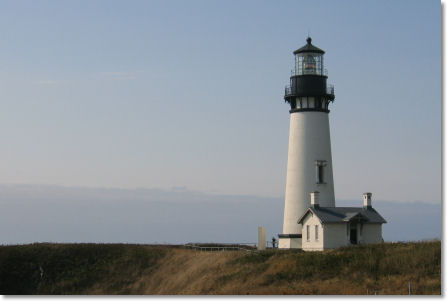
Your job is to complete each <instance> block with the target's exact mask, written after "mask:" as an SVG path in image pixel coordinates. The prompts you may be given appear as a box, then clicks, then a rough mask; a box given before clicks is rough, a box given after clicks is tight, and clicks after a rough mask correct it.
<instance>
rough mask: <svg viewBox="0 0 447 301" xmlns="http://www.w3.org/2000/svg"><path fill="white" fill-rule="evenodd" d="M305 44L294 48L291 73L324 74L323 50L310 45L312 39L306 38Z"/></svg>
mask: <svg viewBox="0 0 447 301" xmlns="http://www.w3.org/2000/svg"><path fill="white" fill-rule="evenodd" d="M306 41H307V44H306V45H305V46H303V47H301V48H300V49H298V50H295V51H294V52H293V54H294V55H295V70H292V75H306V74H309V75H326V73H327V72H325V70H324V64H323V55H324V51H323V50H321V49H320V48H318V47H315V46H314V45H312V39H311V38H310V37H308V38H307V40H306Z"/></svg>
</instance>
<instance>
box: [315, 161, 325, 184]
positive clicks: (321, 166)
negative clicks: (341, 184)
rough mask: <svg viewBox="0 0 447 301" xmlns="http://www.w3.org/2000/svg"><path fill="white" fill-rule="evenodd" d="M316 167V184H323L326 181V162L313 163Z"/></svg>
mask: <svg viewBox="0 0 447 301" xmlns="http://www.w3.org/2000/svg"><path fill="white" fill-rule="evenodd" d="M315 165H316V166H315V167H316V179H315V180H316V182H317V184H325V183H326V182H325V180H326V175H325V173H326V170H325V169H326V161H315Z"/></svg>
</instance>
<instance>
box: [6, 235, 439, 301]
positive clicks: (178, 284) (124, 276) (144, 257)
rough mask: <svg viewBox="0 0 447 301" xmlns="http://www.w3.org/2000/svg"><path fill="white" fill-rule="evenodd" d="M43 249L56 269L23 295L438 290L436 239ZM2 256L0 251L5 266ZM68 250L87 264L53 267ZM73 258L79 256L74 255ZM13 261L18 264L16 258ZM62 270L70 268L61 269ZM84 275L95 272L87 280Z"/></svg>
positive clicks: (241, 293) (430, 291)
mask: <svg viewBox="0 0 447 301" xmlns="http://www.w3.org/2000/svg"><path fill="white" fill-rule="evenodd" d="M41 247H44V246H41ZM5 248H6V247H5ZM10 248H11V247H10ZM12 248H13V247H12ZM20 248H22V249H21V251H20V252H22V253H23V254H22V255H24V256H26V255H30V253H29V252H28V253H27V252H25V251H24V249H23V248H25V249H26V246H22V247H20ZM30 248H31V247H30ZM45 248H46V249H45V251H46V252H47V253H48V251H50V253H51V252H54V253H55V254H53V255H51V256H50V257H51V258H53V265H54V268H53V270H54V271H55V272H54V273H53V274H52V277H53V278H51V279H47V280H46V282H45V283H39V282H38V283H33V282H32V281H31V280H30V282H29V283H30V285H31V286H30V288H29V289H28V290H27V291H26V292H25V293H31V294H33V293H34V294H36V293H40V294H60V293H62V294H63V293H72V294H156V295H174V294H183V295H203V294H220V295H246V294H256V295H259V294H269V295H281V294H297V295H311V294H317V295H365V294H374V293H376V292H377V293H378V294H380V295H383V294H390V295H406V294H408V283H409V282H411V284H412V286H413V293H414V294H436V295H439V294H440V293H441V243H440V242H439V241H435V242H420V243H400V244H379V245H370V246H359V247H352V248H343V249H338V250H333V251H325V252H313V253H305V252H300V251H278V250H274V251H272V250H268V251H264V252H260V253H247V252H245V251H226V252H200V251H195V250H188V249H182V248H174V247H155V246H135V245H134V246H126V245H110V246H107V245H105V246H104V245H103V246H100V249H101V251H100V252H98V250H95V245H93V246H89V247H85V246H84V247H82V248H81V249H82V252H80V251H79V250H77V247H76V246H64V245H62V246H57V247H53V248H51V247H48V246H45ZM33 250H34V251H39V246H35V245H34V246H33ZM2 251H4V250H3V249H2V248H0V268H1V263H2V256H1V255H2ZM9 251H11V250H9ZM92 252H93V253H94V254H93V255H92V254H90V253H92ZM3 253H5V252H3ZM6 253H7V252H6ZM37 253H38V255H33V256H34V257H33V258H35V259H33V260H37V261H38V262H42V259H41V258H40V257H39V256H41V255H42V254H43V253H42V250H40V251H39V252H37ZM71 253H74V254H78V255H77V256H82V258H84V257H86V256H87V257H88V259H87V260H83V261H82V262H80V261H79V259H76V260H75V261H73V262H74V263H76V265H74V264H72V263H70V262H67V263H65V264H60V263H57V264H56V263H54V260H59V261H61V262H62V261H63V260H65V259H64V258H65V257H64V256H68V255H69V254H71ZM39 254H40V255H39ZM10 255H11V254H10ZM47 256H48V255H47ZM19 257H20V256H19ZM71 257H72V258H76V256H74V257H73V254H71ZM9 258H15V260H16V262H18V261H17V258H18V257H17V256H15V257H14V256H13V257H9ZM27 258H28V263H27V265H26V266H30V267H34V268H35V266H36V265H33V263H32V261H33V260H29V257H27ZM4 259H5V256H3V260H4ZM39 260H40V261H39ZM3 262H5V261H3ZM15 264H16V265H17V264H18V263H15ZM67 264H68V265H67ZM64 266H65V267H66V269H68V270H63V269H61V267H64ZM11 267H12V266H11V265H10V268H11ZM58 271H59V272H58ZM8 273H9V272H8V270H5V269H0V281H1V280H2V279H4V277H6V276H8V275H10V274H11V273H9V274H8ZM86 273H91V274H89V276H88V277H87V276H86V275H85V274H86ZM33 279H34V278H33ZM33 289H34V291H33ZM64 290H65V291H64ZM0 293H2V291H0ZM6 293H7V292H6ZM3 294H5V292H3Z"/></svg>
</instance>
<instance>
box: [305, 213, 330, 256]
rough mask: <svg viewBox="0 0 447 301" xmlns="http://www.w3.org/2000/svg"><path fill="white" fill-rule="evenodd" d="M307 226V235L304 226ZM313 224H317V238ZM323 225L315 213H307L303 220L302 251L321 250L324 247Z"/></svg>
mask: <svg viewBox="0 0 447 301" xmlns="http://www.w3.org/2000/svg"><path fill="white" fill-rule="evenodd" d="M307 226H309V230H310V231H309V237H308V236H307V234H308V233H307V231H306V228H307ZM315 226H318V240H316V239H315V232H316V231H315ZM325 235H326V234H325V233H323V227H322V224H321V222H320V220H319V219H318V217H317V216H316V215H313V214H312V213H311V214H308V215H307V216H306V218H305V219H304V221H303V239H302V245H303V246H302V247H303V250H304V251H322V250H323V248H324V244H323V242H324V237H325Z"/></svg>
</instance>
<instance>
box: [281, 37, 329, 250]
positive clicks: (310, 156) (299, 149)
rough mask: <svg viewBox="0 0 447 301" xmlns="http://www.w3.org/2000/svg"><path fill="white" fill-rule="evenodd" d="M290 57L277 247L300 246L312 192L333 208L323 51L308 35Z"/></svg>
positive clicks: (326, 85) (323, 204)
mask: <svg viewBox="0 0 447 301" xmlns="http://www.w3.org/2000/svg"><path fill="white" fill-rule="evenodd" d="M293 54H294V56H295V67H294V69H293V70H292V74H291V77H290V85H288V86H286V88H285V96H284V100H285V101H286V102H288V103H289V104H290V111H289V112H290V129H289V151H288V160H287V180H286V191H285V201H284V224H283V233H282V234H279V235H278V236H279V243H278V247H279V248H282V249H291V248H301V247H302V229H301V227H302V225H301V224H299V223H298V220H299V219H300V217H301V216H302V215H303V214H305V212H306V210H307V209H308V208H309V207H310V206H311V194H312V196H313V197H314V198H315V197H316V196H317V197H318V203H319V206H321V207H335V196H334V180H333V175H332V155H331V139H330V130H329V104H330V103H331V102H333V101H334V99H335V95H334V87H333V86H332V85H328V84H327V71H326V69H325V68H324V60H323V58H324V51H323V50H321V49H320V48H318V47H316V46H314V45H313V44H312V39H311V38H310V37H308V38H307V44H306V45H304V46H303V47H301V48H299V49H297V50H295V51H294V52H293ZM315 192H318V193H315Z"/></svg>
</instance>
